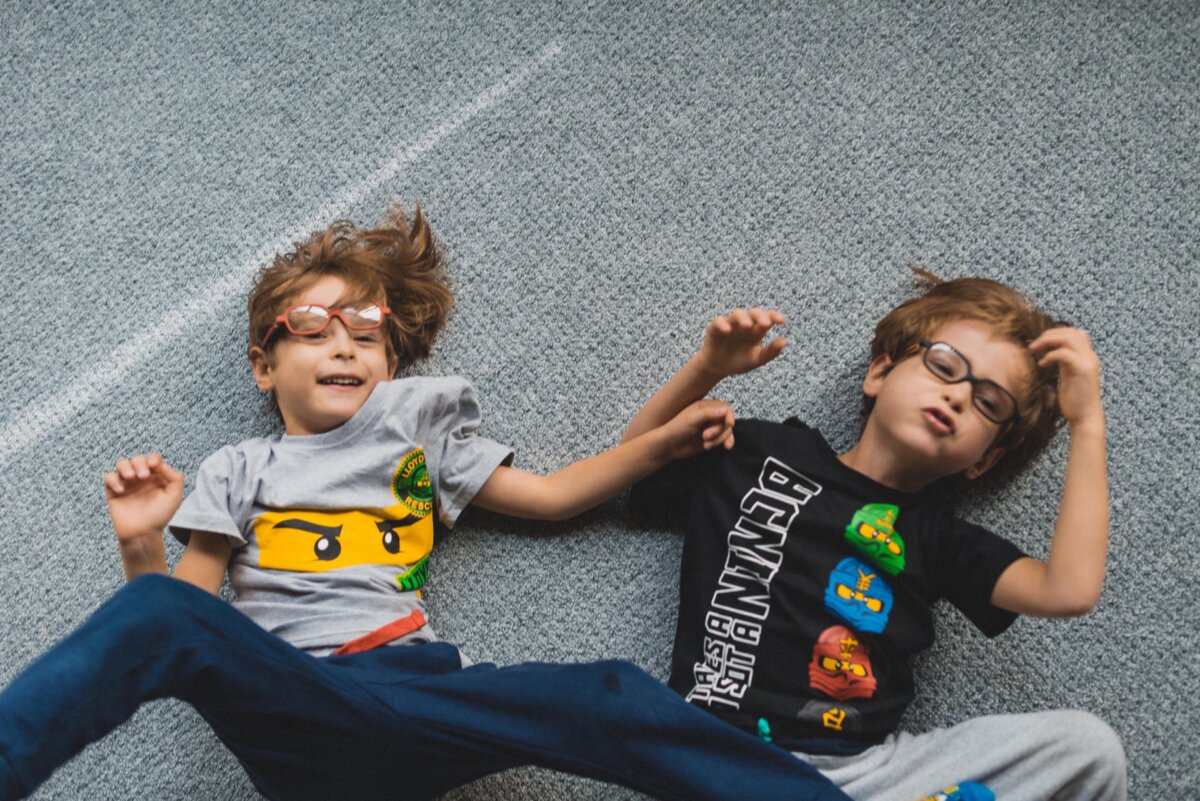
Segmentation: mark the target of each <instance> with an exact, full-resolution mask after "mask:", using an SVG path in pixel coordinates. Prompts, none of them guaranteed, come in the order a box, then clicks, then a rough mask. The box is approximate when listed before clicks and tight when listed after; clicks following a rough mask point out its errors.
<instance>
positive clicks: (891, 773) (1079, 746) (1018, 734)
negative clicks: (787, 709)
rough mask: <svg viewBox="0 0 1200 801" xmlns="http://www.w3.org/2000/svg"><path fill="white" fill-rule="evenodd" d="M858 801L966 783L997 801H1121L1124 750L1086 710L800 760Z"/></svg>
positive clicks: (896, 799)
mask: <svg viewBox="0 0 1200 801" xmlns="http://www.w3.org/2000/svg"><path fill="white" fill-rule="evenodd" d="M800 756H801V758H803V759H804V760H806V761H808V762H809V763H810V764H812V765H813V766H814V767H816V768H818V769H820V770H821V772H822V773H824V774H825V775H826V776H828V777H829V778H830V779H831V780H833V781H834V782H835V783H836V784H838V786H840V787H841V788H842V789H843V790H845V791H846V792H847V793H849V794H850V795H851V796H852V797H853V798H855V799H856V800H857V801H916V799H919V798H925V797H926V796H929V795H932V794H933V793H935V792H938V791H940V790H942V789H944V788H946V787H949V786H951V785H955V784H961V783H962V782H966V781H972V782H978V783H979V784H983V785H984V786H986V787H987V788H988V789H990V790H991V791H992V792H993V793H995V795H996V797H997V798H998V799H1002V800H1003V801H1046V799H1052V800H1053V801H1124V799H1125V783H1126V771H1125V752H1124V750H1123V748H1122V747H1121V741H1120V739H1119V738H1118V737H1117V735H1116V733H1115V732H1113V730H1112V729H1111V728H1109V727H1108V725H1107V724H1106V723H1104V722H1103V721H1102V720H1100V719H1099V718H1097V717H1096V716H1094V715H1092V714H1089V713H1087V712H1079V711H1074V710H1055V711H1050V712H1032V713H1028V714H1023V715H991V716H988V717H981V718H974V719H972V720H968V721H965V722H963V723H960V724H958V725H957V726H952V727H950V728H947V729H936V730H934V731H930V732H927V733H925V734H919V735H911V734H907V733H900V734H898V735H893V736H891V737H889V738H888V739H887V740H886V741H885V742H884V743H883V744H881V745H878V746H875V747H874V748H871V749H868V750H867V751H865V752H863V753H862V754H860V755H858V756H853V757H830V756H817V755H800Z"/></svg>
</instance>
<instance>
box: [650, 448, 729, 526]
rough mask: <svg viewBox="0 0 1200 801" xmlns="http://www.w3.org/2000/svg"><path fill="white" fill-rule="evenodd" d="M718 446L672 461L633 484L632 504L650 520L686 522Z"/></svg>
mask: <svg viewBox="0 0 1200 801" xmlns="http://www.w3.org/2000/svg"><path fill="white" fill-rule="evenodd" d="M717 456H718V453H717V450H716V449H714V450H712V451H708V452H707V453H702V454H699V455H697V456H693V457H691V458H689V459H679V460H677V461H674V462H671V463H670V464H668V465H667V466H666V467H664V468H662V469H661V470H659V471H657V472H655V473H651V474H650V475H649V476H647V477H646V478H644V479H642V480H641V481H639V482H638V483H636V484H634V485H633V489H632V490H631V491H630V493H629V508H630V509H631V510H632V511H633V512H634V513H635V514H638V515H642V516H644V517H646V518H647V519H649V520H652V521H654V522H655V523H659V524H661V525H667V526H672V527H682V526H683V525H684V524H685V523H686V522H687V514H688V510H689V509H690V508H691V507H692V502H693V499H694V497H695V493H696V489H697V487H699V486H700V485H701V484H702V483H703V482H704V477H705V475H706V474H707V471H708V470H709V469H711V467H712V465H713V462H714V460H715V459H716V458H717Z"/></svg>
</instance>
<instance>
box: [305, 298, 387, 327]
mask: <svg viewBox="0 0 1200 801" xmlns="http://www.w3.org/2000/svg"><path fill="white" fill-rule="evenodd" d="M335 316H337V317H340V318H341V319H342V323H343V324H345V326H346V327H347V328H350V329H353V330H357V331H366V330H370V329H373V328H378V327H379V326H380V325H382V324H383V310H382V309H380V308H379V307H378V306H376V305H375V304H373V303H372V304H370V305H367V306H362V307H355V306H346V307H344V308H341V309H338V310H337V311H334V312H331V311H330V310H329V309H327V308H325V307H324V306H297V307H296V308H294V309H291V310H289V311H288V316H287V322H288V327H289V328H290V329H291V330H292V331H293V332H294V333H297V334H317V333H320V332H321V331H324V330H325V327H326V326H327V325H329V321H330V320H331V319H333V317H335Z"/></svg>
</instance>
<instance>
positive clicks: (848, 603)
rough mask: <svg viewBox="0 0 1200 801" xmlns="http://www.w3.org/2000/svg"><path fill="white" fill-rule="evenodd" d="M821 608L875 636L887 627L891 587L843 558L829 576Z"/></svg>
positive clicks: (852, 560)
mask: <svg viewBox="0 0 1200 801" xmlns="http://www.w3.org/2000/svg"><path fill="white" fill-rule="evenodd" d="M825 608H826V609H827V610H828V611H829V613H830V614H831V615H833V616H834V617H836V618H838V619H839V620H842V621H844V622H845V623H846V624H847V625H849V626H850V627H851V628H853V629H855V630H857V631H869V632H871V633H872V634H879V633H880V632H882V631H883V630H884V628H885V627H886V626H887V621H888V615H889V614H890V613H891V611H892V588H891V587H889V586H888V585H887V582H886V581H884V580H883V579H882V578H881V577H880V576H879V575H878V574H877V573H876V572H875V568H873V567H871V566H870V565H868V564H867V563H866V562H863V561H861V560H859V559H855V558H854V557H852V556H851V557H847V558H845V559H843V560H842V561H841V562H838V566H837V567H835V568H834V569H833V572H832V573H830V574H829V586H827V587H826V588H825Z"/></svg>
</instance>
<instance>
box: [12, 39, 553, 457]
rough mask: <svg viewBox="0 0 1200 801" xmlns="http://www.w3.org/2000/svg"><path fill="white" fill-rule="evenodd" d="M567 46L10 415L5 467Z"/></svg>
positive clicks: (482, 96) (481, 97)
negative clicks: (96, 362)
mask: <svg viewBox="0 0 1200 801" xmlns="http://www.w3.org/2000/svg"><path fill="white" fill-rule="evenodd" d="M561 52H562V47H561V46H560V45H559V44H558V43H555V42H552V43H550V44H549V45H547V46H546V47H544V48H543V49H542V51H541V52H540V53H538V54H537V55H536V56H535V57H534V58H533V59H531V60H530V61H529V62H528V63H526V64H525V65H524V66H522V67H521V68H520V69H518V70H517V71H515V72H513V73H512V74H511V75H509V76H508V77H506V78H504V79H503V80H501V81H500V82H498V83H496V84H493V85H492V86H491V87H489V88H487V89H485V90H484V91H482V92H480V93H479V94H478V95H476V97H475V99H474V100H472V101H471V102H470V103H468V104H467V105H465V106H463V107H462V108H460V109H459V110H458V111H456V112H455V113H454V114H452V115H451V116H450V117H449V118H448V119H447V120H446V121H445V122H443V123H442V124H441V125H439V126H438V127H437V128H434V129H433V130H432V131H430V132H429V133H427V134H425V136H423V137H421V138H420V139H419V140H417V141H416V142H415V143H413V144H411V145H409V146H408V147H407V148H405V149H404V150H403V151H402V152H401V153H400V154H399V155H397V156H396V157H395V158H393V159H392V160H391V161H389V162H387V163H386V164H384V165H383V166H382V167H380V168H379V169H377V170H375V172H373V173H371V174H370V175H368V176H367V177H366V178H363V179H362V180H361V181H359V182H358V183H355V184H352V185H351V186H349V187H347V188H346V189H344V190H342V191H341V192H340V193H339V194H338V195H337V196H336V197H335V198H334V199H333V200H331V201H329V202H328V203H326V204H325V205H324V206H322V207H321V208H320V209H318V210H317V211H316V212H315V213H314V214H313V215H312V216H311V217H309V218H308V219H307V220H304V221H303V222H301V223H298V224H297V225H296V226H295V227H294V228H292V229H291V230H290V231H288V232H287V233H286V234H283V235H282V236H280V237H278V238H277V239H275V240H274V241H272V242H268V243H264V244H263V245H262V247H260V248H259V249H258V250H257V252H255V253H254V255H253V256H251V257H250V258H249V259H246V260H245V261H243V262H242V263H241V264H239V265H238V266H237V267H236V268H234V269H233V270H231V271H229V272H228V273H226V274H224V275H221V276H219V277H218V278H217V279H216V280H215V281H213V282H212V283H211V284H209V285H208V286H207V287H205V288H204V289H202V290H200V291H199V292H197V293H196V294H195V295H194V296H193V297H192V298H191V299H189V300H185V301H184V302H183V303H182V304H180V305H178V306H176V307H175V308H172V309H170V310H168V311H167V312H165V313H164V314H163V315H162V317H161V318H159V319H158V320H157V321H155V322H154V323H152V324H150V325H148V326H146V328H145V330H144V331H143V332H142V333H141V334H139V335H137V336H136V337H134V338H133V339H131V340H129V341H128V342H126V343H125V344H123V345H121V346H120V347H118V348H117V349H116V350H114V351H113V353H112V355H111V356H110V357H109V359H108V361H107V362H105V363H104V364H101V365H98V366H97V368H96V369H95V370H92V371H89V372H88V373H87V374H86V375H84V376H80V377H79V378H78V379H76V380H75V381H74V382H73V383H72V384H70V385H69V386H66V387H62V388H60V390H59V391H56V392H55V393H54V396H53V397H52V398H45V399H43V401H42V402H36V403H35V405H34V406H31V407H30V408H28V409H26V410H25V413H24V414H21V415H18V416H17V417H16V418H14V419H13V420H11V421H10V422H9V423H8V424H6V425H5V426H4V428H3V429H0V442H3V443H4V449H3V450H0V467H4V466H5V465H7V464H8V461H9V460H10V459H11V458H12V457H13V456H14V455H16V454H18V453H20V452H21V451H23V450H24V449H25V448H27V447H29V446H30V445H32V444H33V443H35V442H37V441H38V440H40V439H41V438H42V437H44V436H46V435H47V434H49V433H50V432H52V431H54V430H55V429H57V428H58V427H59V426H61V425H63V424H64V423H66V422H67V421H68V420H69V419H70V418H71V417H72V416H74V415H76V414H78V413H79V412H80V410H82V409H84V408H85V407H86V406H87V405H88V404H90V403H91V402H92V401H93V400H95V399H96V398H98V397H101V396H102V395H103V394H104V393H105V392H107V391H108V390H109V389H111V388H112V387H113V386H114V385H116V384H117V383H118V382H120V381H121V380H123V379H124V378H125V377H126V376H127V375H128V374H129V373H130V371H132V370H133V369H134V368H135V367H137V366H138V365H139V364H141V363H142V362H144V361H146V360H147V359H149V358H150V357H151V356H153V355H155V354H156V353H158V351H159V350H161V349H162V348H163V346H164V345H166V344H167V343H168V342H171V341H172V340H174V339H175V338H176V337H179V336H180V335H182V334H183V333H184V331H186V330H187V329H188V328H189V327H191V326H192V325H194V324H195V323H197V322H199V321H200V320H201V319H202V318H203V317H205V316H206V315H208V314H210V313H211V312H212V309H213V308H214V307H215V306H217V305H219V304H220V303H222V302H224V301H226V300H228V299H229V298H231V297H234V296H237V295H239V294H240V295H244V294H245V293H246V292H247V290H248V288H249V287H248V285H247V281H248V280H249V278H250V276H251V275H252V274H253V273H254V271H255V270H257V269H258V268H259V267H260V266H261V265H262V264H265V263H266V262H267V261H268V260H270V259H272V258H273V257H274V256H275V254H276V253H278V252H280V251H282V250H286V249H287V248H289V247H291V245H292V243H293V242H295V241H296V240H299V239H303V238H304V237H306V236H307V235H308V234H309V233H311V232H312V231H314V230H317V229H320V228H323V227H324V226H326V225H328V224H329V223H330V222H331V221H332V220H334V219H336V218H337V217H339V216H340V215H342V214H344V213H345V211H346V210H347V209H348V208H349V207H350V206H352V205H354V204H355V203H357V202H358V201H360V200H362V199H363V198H364V197H366V196H367V194H368V193H370V192H372V191H374V190H375V189H376V188H378V187H379V186H380V185H382V184H384V183H385V182H387V181H389V180H391V179H392V178H394V177H395V176H396V175H397V174H398V173H399V172H400V171H401V170H403V169H404V168H405V167H407V166H408V165H409V164H411V163H413V162H414V161H416V160H417V159H418V158H420V157H421V156H423V155H425V153H427V152H429V151H430V150H432V149H433V148H434V147H435V146H437V145H438V143H440V142H441V141H442V140H443V139H445V138H447V137H448V136H450V135H451V134H453V133H454V132H455V131H457V130H458V129H459V128H461V127H462V126H463V125H465V124H466V123H467V122H469V121H470V120H471V119H472V118H473V117H475V116H476V115H478V114H480V113H481V112H484V111H487V110H488V109H489V108H491V107H492V106H494V105H495V104H496V103H498V102H499V101H500V100H502V99H504V97H505V96H507V95H509V94H510V93H512V92H513V90H515V89H516V88H517V87H519V86H520V85H521V84H523V83H525V82H526V81H527V80H528V79H529V78H530V76H532V75H533V73H535V72H537V71H538V70H539V69H540V68H541V67H543V66H544V65H545V64H546V63H547V62H549V61H550V60H551V59H553V58H555V57H556V56H558V55H559V54H560V53H561Z"/></svg>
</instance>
